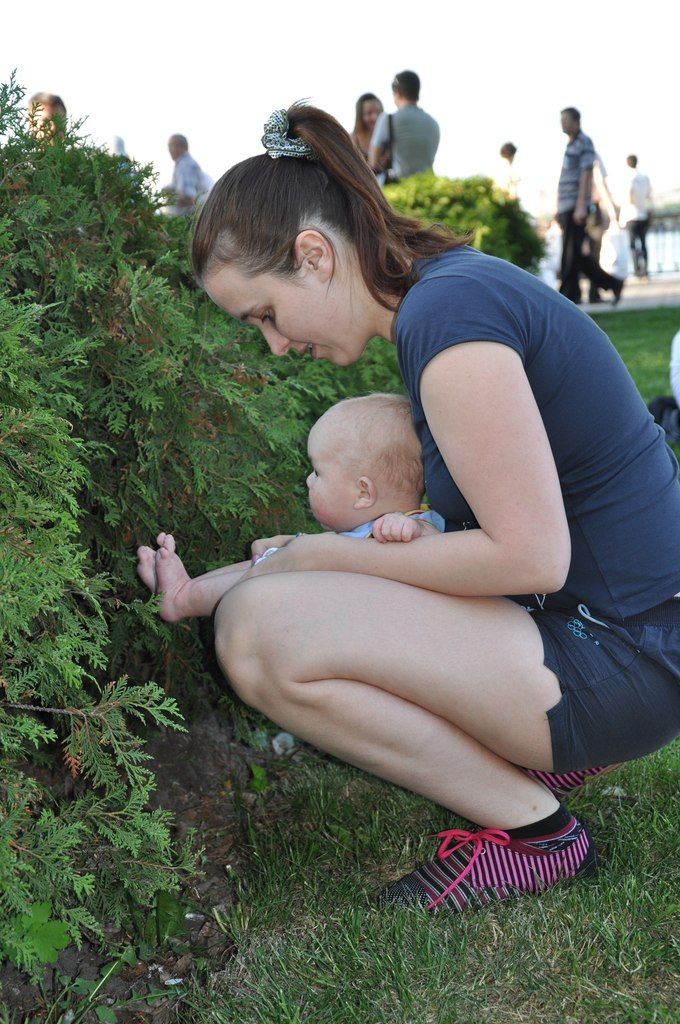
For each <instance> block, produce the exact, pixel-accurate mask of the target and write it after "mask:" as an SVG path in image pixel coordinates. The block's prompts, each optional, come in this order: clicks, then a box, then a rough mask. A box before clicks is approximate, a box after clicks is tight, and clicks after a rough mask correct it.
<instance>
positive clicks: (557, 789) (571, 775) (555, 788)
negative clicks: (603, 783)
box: [525, 764, 619, 800]
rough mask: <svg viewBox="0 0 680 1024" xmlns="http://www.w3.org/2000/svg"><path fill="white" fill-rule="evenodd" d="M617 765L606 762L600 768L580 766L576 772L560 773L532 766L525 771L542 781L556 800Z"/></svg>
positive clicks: (610, 770)
mask: <svg viewBox="0 0 680 1024" xmlns="http://www.w3.org/2000/svg"><path fill="white" fill-rule="evenodd" d="M618 767H619V766H618V764H606V765H603V766H602V767H601V768H582V769H580V770H579V771H576V772H563V773H562V774H561V775H557V774H556V773H555V772H538V771H535V770H534V769H533V768H526V769H525V771H526V773H527V775H530V776H531V777H532V779H536V781H537V782H542V783H543V785H544V786H545V787H546V788H547V789H549V790H550V792H551V793H554V794H555V796H556V797H557V799H558V800H564V798H565V797H566V796H568V795H569V793H573V792H574V790H576V789H580V788H581V786H583V785H585V783H586V782H588V781H589V780H590V779H597V778H599V777H600V776H601V775H606V774H607V772H612V771H614V769H615V768H618Z"/></svg>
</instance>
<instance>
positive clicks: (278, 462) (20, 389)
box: [0, 82, 398, 974]
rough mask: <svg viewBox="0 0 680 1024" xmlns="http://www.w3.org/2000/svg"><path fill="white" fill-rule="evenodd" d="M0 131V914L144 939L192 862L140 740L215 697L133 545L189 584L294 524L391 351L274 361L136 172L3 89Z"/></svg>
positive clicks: (13, 90) (195, 632) (25, 962)
mask: <svg viewBox="0 0 680 1024" xmlns="http://www.w3.org/2000/svg"><path fill="white" fill-rule="evenodd" d="M0 137H1V138H2V139H3V145H2V149H0V182H2V188H1V189H0V695H1V697H0V916H3V917H8V918H10V919H12V920H13V921H17V922H19V919H20V917H21V915H22V914H25V913H31V912H32V910H31V908H34V907H39V906H42V905H43V904H45V903H46V902H48V901H49V902H50V907H51V912H52V915H53V920H54V921H55V922H57V923H58V924H59V927H60V928H68V931H69V933H70V935H71V937H72V938H73V939H74V940H75V941H78V942H79V941H80V939H81V936H82V933H83V932H84V931H85V932H88V933H89V934H90V936H92V937H95V938H96V937H99V938H100V939H103V932H102V929H101V925H102V922H103V921H104V920H105V919H112V920H114V921H116V922H123V921H125V920H129V919H130V918H131V917H132V918H134V917H135V915H136V914H138V913H139V911H138V909H137V908H140V907H141V908H144V907H146V908H152V909H151V911H150V913H152V914H155V915H156V923H158V907H159V903H158V893H159V892H164V893H171V892H172V891H173V890H176V889H177V887H178V884H179V880H180V877H181V875H182V873H183V872H186V871H189V870H191V867H192V863H193V862H192V857H191V855H190V853H189V852H188V850H186V849H185V850H178V849H177V848H176V847H175V845H174V843H173V841H172V816H171V815H170V814H169V813H168V812H167V811H165V810H162V809H156V810H153V811H150V810H149V808H148V799H149V795H150V793H151V791H152V789H153V787H154V778H153V773H152V765H151V764H150V762H149V758H148V755H147V753H146V752H145V749H144V731H145V728H147V727H148V726H149V725H155V726H164V727H171V728H179V727H181V725H180V713H179V707H178V705H177V703H176V698H177V696H178V695H180V696H181V697H182V699H183V701H184V703H185V705H186V703H187V701H188V699H193V695H195V694H197V693H198V692H200V690H201V688H203V689H204V688H205V684H206V683H208V684H211V685H213V686H214V685H215V679H216V678H217V673H214V675H213V669H212V662H211V650H210V639H211V638H210V636H209V635H208V634H207V633H206V634H203V633H201V631H200V629H199V628H198V626H197V625H196V624H195V623H191V624H182V625H181V626H180V627H176V628H170V627H168V626H166V625H165V624H164V623H162V622H160V620H159V618H158V614H157V609H156V602H155V600H154V599H150V598H149V595H148V594H147V593H146V591H145V590H144V588H143V587H142V586H141V584H140V583H139V581H138V580H137V578H136V575H135V570H134V566H135V548H136V547H137V545H138V544H140V543H150V542H152V540H153V538H154V537H155V536H156V534H157V532H158V531H159V529H161V528H164V529H171V530H172V531H173V532H174V533H176V534H177V536H178V538H179V540H180V543H181V544H182V545H183V546H182V553H183V554H185V555H186V560H187V564H188V567H189V569H190V571H201V570H203V569H205V568H209V567H210V566H212V565H217V564H224V563H225V562H227V561H234V560H240V559H242V558H243V557H244V555H245V554H246V553H247V550H248V544H249V542H250V541H252V540H253V539H254V537H256V536H262V535H266V534H270V533H275V532H281V531H282V530H283V529H286V530H287V531H288V530H295V529H299V528H304V527H306V526H308V525H309V521H308V518H307V512H306V501H305V498H306V493H305V488H304V477H305V475H306V453H305V446H304V444H305V439H306V434H307V432H308V429H309V426H310V425H311V423H312V422H313V420H314V419H315V418H316V417H317V416H318V415H319V414H320V413H321V412H322V411H324V410H325V408H327V406H328V405H330V404H331V403H332V402H334V401H336V400H338V399H339V398H341V397H344V396H345V395H347V394H357V393H362V392H366V391H370V390H375V389H376V388H381V389H393V388H394V387H395V386H397V381H398V375H397V372H396V365H395V361H394V354H393V352H392V350H391V348H390V346H387V345H386V344H377V345H376V346H375V348H374V353H373V355H371V356H370V357H369V358H368V359H367V360H366V361H365V362H364V364H363V365H362V366H361V368H356V369H355V368H347V369H346V370H345V371H343V372H342V373H340V374H337V375H336V373H335V372H334V371H333V370H332V369H331V368H329V367H320V366H319V365H318V364H313V363H311V361H308V360H295V361H290V362H289V363H287V365H284V364H283V363H281V362H276V361H275V360H274V359H273V358H272V357H271V356H270V354H269V353H268V351H267V350H266V346H265V345H264V343H263V342H262V340H261V338H259V335H258V336H256V334H255V332H254V331H253V330H252V329H244V328H243V327H242V326H241V325H239V324H237V323H236V322H234V321H232V320H230V319H229V318H228V317H225V316H224V315H223V314H222V313H220V312H219V311H218V310H217V309H216V308H214V307H213V306H212V305H211V304H210V303H209V301H208V300H207V299H206V298H205V296H204V295H203V294H202V293H200V292H199V291H198V290H197V289H196V288H195V287H193V284H192V281H191V279H190V277H189V274H188V264H187V258H186V253H187V245H188V231H189V229H190V225H189V224H188V223H187V222H186V221H185V220H182V219H169V218H166V217H163V216H161V215H160V214H159V199H158V197H157V196H156V194H155V192H154V180H153V176H152V174H151V171H150V169H149V168H145V167H140V166H138V165H136V164H134V163H131V162H130V161H127V160H124V159H121V158H119V157H112V156H110V155H109V154H107V153H105V152H103V151H102V150H99V149H97V148H96V147H94V146H92V145H89V144H88V143H87V142H86V141H85V140H83V139H82V138H80V137H79V136H78V134H77V130H68V131H67V132H66V133H64V134H63V135H58V136H56V137H54V138H52V139H50V140H43V141H40V140H36V139H35V138H33V137H32V136H31V135H30V134H29V133H28V132H27V131H26V126H25V122H24V115H23V112H22V93H21V90H20V89H18V88H17V86H16V85H15V84H14V82H10V84H9V85H8V86H5V87H1V88H0ZM154 678H158V679H160V680H161V681H162V683H163V687H164V688H163V689H161V688H160V687H159V686H157V685H156V684H155V683H154V682H153V681H152V680H153V679H154ZM69 777H72V780H73V781H70V778H69ZM64 793H68V796H67V797H65V796H63V795H62V794H64ZM57 794H59V795H57ZM17 928H18V931H17V929H15V931H16V936H15V941H14V944H13V945H12V946H11V948H9V947H6V948H4V949H3V953H4V955H10V956H11V957H12V959H13V960H14V961H15V962H17V963H19V964H20V965H21V966H23V967H26V968H27V969H29V970H31V971H33V972H34V974H35V973H36V972H37V971H38V969H39V967H40V958H39V955H38V952H37V951H36V950H35V948H34V947H33V946H32V945H31V943H30V942H29V941H28V937H27V934H28V933H27V932H26V929H24V930H23V931H22V930H21V928H20V927H19V924H17ZM156 930H158V929H156Z"/></svg>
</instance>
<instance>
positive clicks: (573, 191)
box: [557, 107, 623, 305]
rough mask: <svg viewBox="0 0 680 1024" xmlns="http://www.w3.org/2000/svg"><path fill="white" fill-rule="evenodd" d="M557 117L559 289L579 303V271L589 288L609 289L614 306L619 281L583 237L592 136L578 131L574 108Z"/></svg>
mask: <svg viewBox="0 0 680 1024" xmlns="http://www.w3.org/2000/svg"><path fill="white" fill-rule="evenodd" d="M560 119H561V126H562V131H563V132H564V134H565V135H567V136H568V139H569V141H568V142H567V146H566V148H565V151H564V159H563V162H562V170H561V172H560V179H559V184H558V187H557V221H558V223H559V225H560V228H561V229H562V265H561V269H560V279H561V284H560V292H561V293H562V295H565V296H566V297H567V298H568V299H571V301H572V302H575V303H580V301H581V285H580V280H579V278H580V275H581V274H583V276H584V277H587V278H588V280H589V281H590V282H591V285H592V286H593V287H595V288H603V289H605V290H607V291H611V292H612V294H613V299H612V305H616V304H617V302H618V301H619V299H620V298H621V292H622V290H623V281H622V280H621V279H620V278H618V277H613V276H612V275H611V274H608V273H606V271H604V270H603V269H602V267H601V266H600V264H599V263H598V262H597V260H595V259H594V258H593V256H592V255H591V253H590V251H589V246H588V241H587V239H586V219H587V217H588V207H589V205H590V203H591V196H592V187H593V165H594V163H595V158H596V154H595V147H594V146H593V142H592V139H590V138H589V136H587V135H586V134H585V132H583V131H581V114H580V113H579V111H578V110H577V109H576V107H565V108H564V110H562V111H561V112H560Z"/></svg>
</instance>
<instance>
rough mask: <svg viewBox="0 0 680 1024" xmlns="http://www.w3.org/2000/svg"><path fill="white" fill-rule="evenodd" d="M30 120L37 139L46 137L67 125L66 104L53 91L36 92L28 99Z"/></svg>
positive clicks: (60, 130)
mask: <svg viewBox="0 0 680 1024" xmlns="http://www.w3.org/2000/svg"><path fill="white" fill-rule="evenodd" d="M28 122H29V127H30V131H31V134H32V135H35V137H36V139H40V138H46V137H47V136H48V135H54V134H56V133H57V132H63V130H64V128H65V127H66V104H65V103H64V101H63V100H62V98H61V96H57V95H56V94H55V93H53V92H36V93H35V94H34V95H33V96H31V98H30V100H29V101H28Z"/></svg>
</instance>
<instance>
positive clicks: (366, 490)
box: [353, 476, 378, 509]
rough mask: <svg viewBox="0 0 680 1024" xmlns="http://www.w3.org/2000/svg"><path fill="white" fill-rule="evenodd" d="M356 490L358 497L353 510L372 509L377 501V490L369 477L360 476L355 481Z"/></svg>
mask: <svg viewBox="0 0 680 1024" xmlns="http://www.w3.org/2000/svg"><path fill="white" fill-rule="evenodd" d="M357 489H358V491H359V495H358V497H357V500H356V501H355V502H354V505H353V508H355V509H360V508H372V507H373V505H375V503H376V501H377V500H378V488H377V487H376V486H375V484H374V483H373V481H372V480H371V478H370V476H362V477H359V479H358V480H357Z"/></svg>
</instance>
